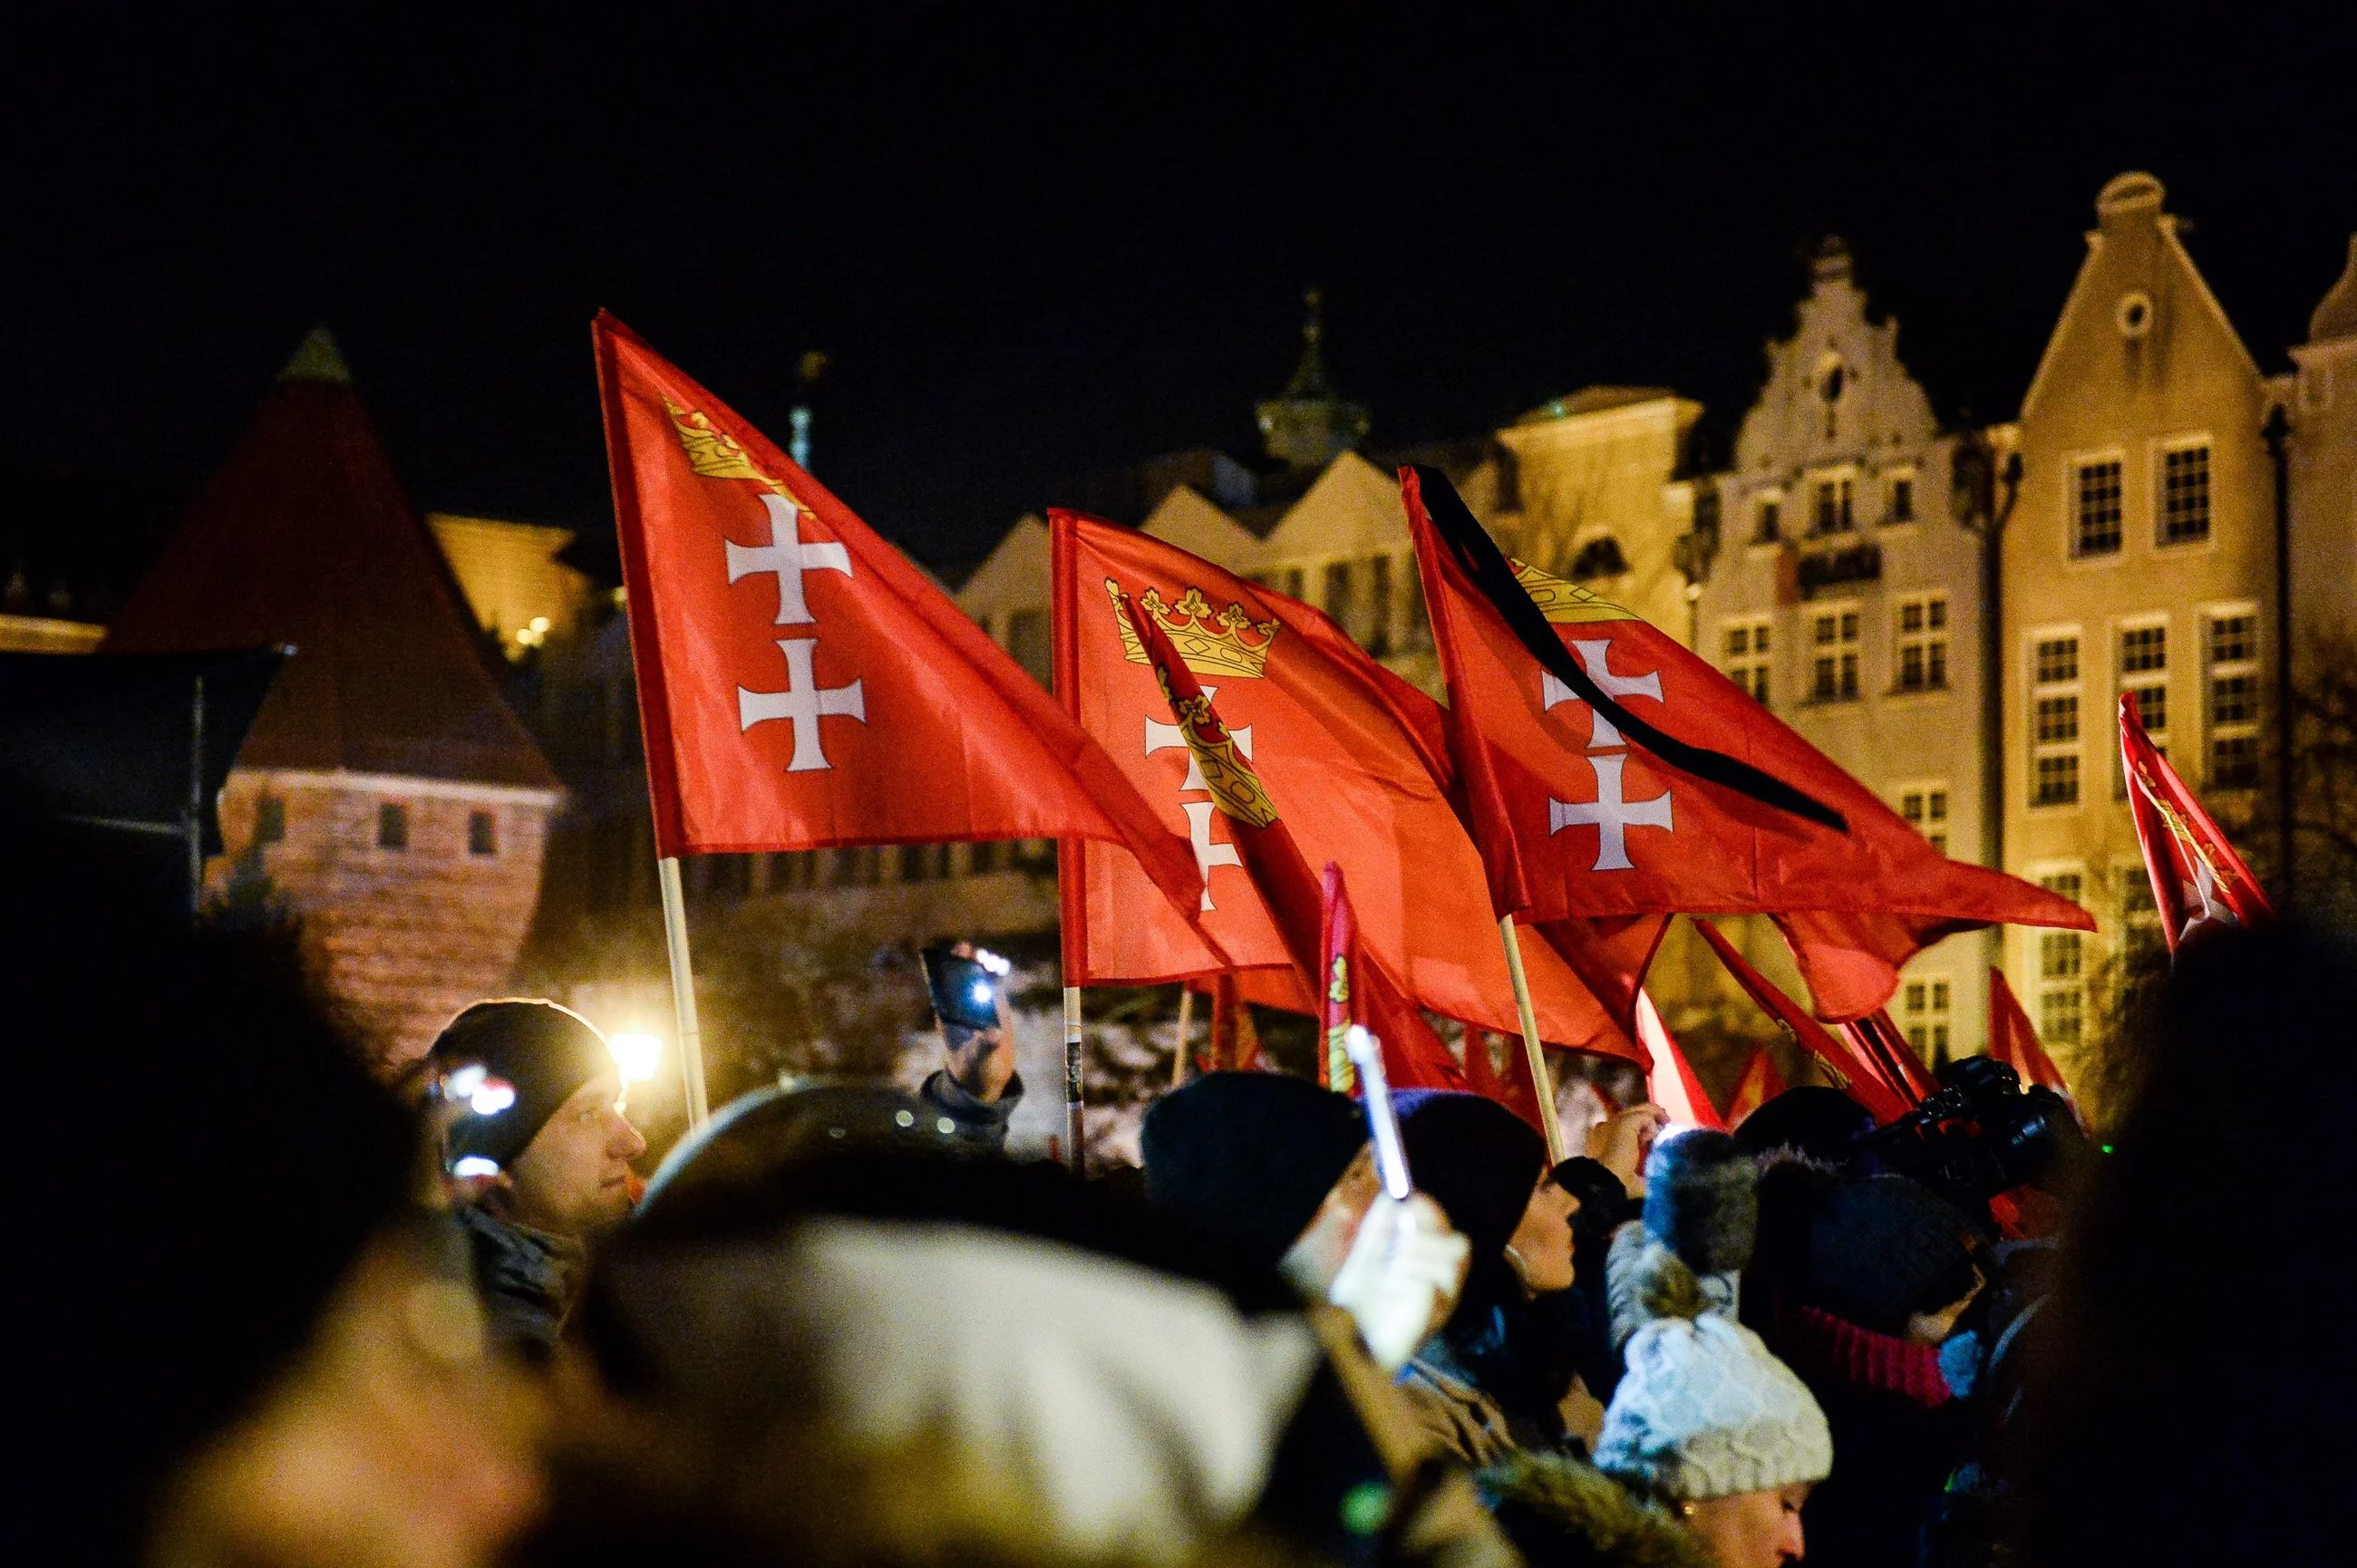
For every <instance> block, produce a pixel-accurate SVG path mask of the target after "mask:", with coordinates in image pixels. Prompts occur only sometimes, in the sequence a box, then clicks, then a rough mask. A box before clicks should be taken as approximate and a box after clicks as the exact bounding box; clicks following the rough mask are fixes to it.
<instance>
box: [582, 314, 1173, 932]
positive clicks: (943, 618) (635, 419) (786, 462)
mask: <svg viewBox="0 0 2357 1568" xmlns="http://www.w3.org/2000/svg"><path fill="white" fill-rule="evenodd" d="M592 337H593V338H594V339H595V341H596V344H597V370H598V377H599V381H600V383H601V385H602V388H603V392H604V397H605V413H606V450H607V456H608V459H609V461H610V462H611V464H612V467H613V475H614V510H615V517H616V521H617V523H618V525H619V532H620V536H621V545H622V571H623V576H624V578H625V580H626V581H627V583H628V585H629V588H630V650H631V655H632V658H633V660H635V662H636V664H637V667H638V684H639V711H640V722H641V724H642V725H644V728H645V732H646V751H647V785H648V790H649V793H650V794H651V796H652V797H653V804H654V828H655V847H656V853H657V854H663V855H678V854H700V853H705V852H708V851H720V850H781V849H815V848H823V847H825V846H828V845H834V844H852V843H941V842H945V841H950V840H961V839H1006V838H1056V837H1071V838H1091V839H1103V840H1105V841H1108V842H1110V843H1117V844H1119V845H1121V846H1122V847H1123V849H1125V851H1127V852H1128V854H1130V855H1132V856H1134V857H1135V861H1136V864H1137V865H1140V866H1141V867H1143V868H1144V871H1145V874H1146V876H1148V877H1150V878H1151V879H1152V882H1153V884H1154V885H1155V886H1158V887H1159V888H1160V889H1161V890H1162V895H1165V896H1167V897H1168V898H1169V899H1170V900H1172V901H1175V902H1176V903H1177V904H1178V906H1179V908H1182V909H1183V908H1192V907H1193V905H1194V903H1195V901H1196V900H1197V899H1198V898H1199V897H1200V896H1201V892H1202V878H1201V875H1200V873H1199V872H1198V871H1197V870H1196V867H1195V865H1194V859H1193V857H1192V856H1191V855H1190V854H1189V853H1188V850H1187V844H1186V841H1185V840H1183V839H1181V838H1179V837H1177V836H1175V835H1174V834H1173V833H1172V832H1170V830H1169V829H1168V827H1167V826H1165V825H1164V823H1163V822H1162V821H1161V820H1160V818H1159V817H1158V816H1157V814H1156V813H1155V811H1154V810H1153V808H1152V807H1150V806H1148V805H1147V804H1146V801H1145V800H1142V799H1141V798H1140V797H1139V795H1138V793H1137V791H1136V789H1135V788H1134V787H1133V786H1132V785H1131V784H1130V782H1129V780H1128V779H1127V778H1126V777H1125V775H1124V774H1123V773H1122V771H1121V770H1120V769H1119V768H1116V767H1115V766H1114V763H1113V761H1112V759H1111V758H1109V757H1106V756H1105V755H1104V753H1103V750H1102V749H1101V748H1100V747H1099V746H1097V744H1096V743H1095V742H1094V741H1092V740H1091V739H1090V738H1089V737H1088V736H1087V735H1085V734H1083V733H1082V731H1081V729H1080V728H1079V726H1077V725H1074V724H1073V723H1072V721H1071V716H1070V715H1069V714H1065V713H1064V712H1063V711H1062V710H1061V709H1060V708H1059V707H1058V706H1057V705H1056V703H1055V701H1054V700H1053V699H1052V698H1050V697H1049V695H1048V694H1047V693H1045V692H1043V691H1041V690H1040V689H1039V685H1038V683H1037V682H1034V681H1032V680H1031V679H1030V678H1029V677H1028V676H1027V675H1026V674H1024V672H1023V670H1022V668H1021V667H1020V666H1019V665H1017V663H1016V662H1015V661H1014V660H1012V659H1010V658H1009V657H1007V655H1006V652H1005V651H1004V650H1001V649H1000V648H999V647H998V645H997V644H996V643H994V642H992V641H991V639H989V638H988V637H987V636H986V635H985V633H984V632H983V630H982V628H979V627H977V626H975V625H974V622H973V621H971V620H969V619H968V618H966V617H965V615H964V614H963V612H962V611H960V610H959V609H958V607H956V605H954V604H953V603H952V602H951V600H950V599H949V597H948V596H946V595H944V594H943V593H942V591H941V589H939V588H937V587H935V586H934V585H932V583H931V582H930V581H929V580H927V578H926V577H925V575H923V574H922V573H920V572H919V571H918V570H917V569H916V568H915V567H914V566H911V565H910V564H909V563H908V562H907V561H906V560H904V559H902V558H901V556H900V554H899V552H897V551H895V550H894V549H893V548H892V547H891V546H890V545H888V544H887V543H885V542H884V541H883V540H881V539H879V538H878V537H877V535H876V534H875V533H874V532H871V531H870V530H869V529H868V527H867V526H866V524H865V523H863V522H861V521H859V519H858V518H856V517H855V516H853V515H852V513H851V511H850V510H849V509H848V508H846V507H845V506H844V505H843V503H842V502H840V501H838V500H836V499H834V496H832V495H830V494H828V493H827V491H826V490H825V489H823V487H821V486H820V485H819V484H818V483H817V481H815V480H813V478H811V477H810V476H809V475H808V474H806V473H804V472H802V469H800V468H799V467H795V466H794V464H793V463H792V462H791V460H790V459H789V458H788V457H787V456H785V454H784V453H782V452H780V451H779V450H778V449H777V448H776V447H774V446H771V445H770V443H769V442H768V441H767V440H766V439H764V438H763V437H762V435H761V434H760V432H759V431H757V430H755V429H754V428H753V427H752V426H751V425H749V424H746V423H745V422H744V421H743V420H741V419H739V418H738V417H737V415H736V414H735V413H732V412H730V410H729V409H728V408H727V407H726V405H725V404H723V403H721V402H720V401H719V400H718V399H717V398H716V397H714V396H713V395H712V394H711V393H710V392H706V391H705V390H704V389H703V388H702V387H700V386H698V385H696V383H695V382H694V381H691V380H690V379H689V378H688V377H687V376H685V375H683V373H681V372H680V371H678V370H677V369H675V368H674V367H673V366H671V365H669V364H667V363H665V362H664V361H663V360H662V358H660V357H659V356H658V355H656V354H655V352H654V351H653V350H652V349H649V348H648V347H647V346H646V345H645V344H644V343H643V342H641V341H640V340H639V338H637V337H636V336H635V335H634V334H632V333H631V332H630V329H629V328H626V327H624V326H623V325H622V324H621V323H620V322H619V321H617V320H615V319H614V318H613V317H611V316H608V315H606V314H603V313H600V314H599V316H598V317H597V325H596V328H595V329H594V331H593V333H592ZM1157 901H1158V898H1157Z"/></svg>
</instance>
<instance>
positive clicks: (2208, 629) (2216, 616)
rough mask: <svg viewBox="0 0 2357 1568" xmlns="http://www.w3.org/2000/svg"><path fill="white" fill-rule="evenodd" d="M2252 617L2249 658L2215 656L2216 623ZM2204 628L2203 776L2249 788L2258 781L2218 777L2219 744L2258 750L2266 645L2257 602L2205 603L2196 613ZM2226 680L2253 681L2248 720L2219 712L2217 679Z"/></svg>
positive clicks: (2221, 786) (2212, 781)
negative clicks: (2225, 716)
mask: <svg viewBox="0 0 2357 1568" xmlns="http://www.w3.org/2000/svg"><path fill="white" fill-rule="evenodd" d="M2245 616H2247V617H2249V618H2250V621H2251V647H2250V654H2249V657H2247V658H2244V659H2227V660H2220V659H2217V658H2215V657H2214V652H2215V650H2216V646H2217V644H2216V638H2217V626H2218V623H2219V622H2221V621H2226V620H2237V619H2240V618H2243V617H2245ZM2197 619H2198V622H2199V624H2200V626H2201V778H2202V781H2203V782H2204V783H2205V784H2207V785H2209V787H2210V788H2212V789H2253V788H2255V787H2256V785H2257V782H2258V780H2257V779H2253V780H2252V781H2251V782H2250V783H2248V784H2221V783H2219V782H2218V779H2217V760H2218V743H2219V742H2220V741H2222V740H2248V741H2250V742H2251V743H2252V746H2253V747H2254V749H2255V748H2256V746H2257V743H2258V736H2259V722H2260V712H2259V703H2260V697H2261V694H2262V693H2263V692H2264V691H2265V682H2263V681H2262V680H2261V662H2260V652H2261V650H2262V649H2264V648H2265V647H2266V643H2265V640H2264V638H2263V633H2264V632H2265V630H2266V628H2265V627H2264V625H2263V624H2262V623H2261V620H2260V617H2259V607H2258V604H2257V603H2256V601H2255V600H2250V599H2237V600H2233V601H2232V602H2230V603H2225V604H2214V605H2203V606H2201V609H2200V611H2199V612H2198V616H2197ZM2225 680H2247V681H2249V682H2251V716H2250V717H2249V718H2247V719H2227V720H2221V719H2220V718H2219V717H2218V716H2217V712H2218V682H2220V681H2225Z"/></svg>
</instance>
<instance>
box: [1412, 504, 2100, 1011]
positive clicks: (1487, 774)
mask: <svg viewBox="0 0 2357 1568" xmlns="http://www.w3.org/2000/svg"><path fill="white" fill-rule="evenodd" d="M1400 485H1401V491H1402V496H1403V499H1405V503H1406V506H1407V513H1408V521H1409V526H1410V529H1411V531H1412V532H1413V533H1414V535H1415V545H1416V558H1417V564H1418V569H1419V570H1420V572H1421V573H1422V575H1423V580H1424V589H1425V598H1426V603H1427V604H1428V605H1429V606H1430V608H1431V614H1432V628H1433V637H1434V640H1435V642H1436V644H1437V647H1438V650H1439V652H1440V658H1441V667H1442V669H1443V670H1444V671H1446V672H1447V674H1448V695H1449V707H1448V740H1449V746H1450V749H1451V750H1452V752H1453V753H1454V754H1455V757H1456V759H1457V768H1458V776H1459V777H1460V778H1461V779H1462V780H1463V782H1464V787H1465V799H1466V807H1467V815H1468V822H1469V826H1470V828H1471V829H1472V832H1473V836H1474V840H1475V842H1476V843H1479V844H1480V847H1481V854H1482V858H1483V861H1484V863H1485V865H1487V867H1488V870H1489V877H1490V889H1491V899H1492V901H1493V903H1494V904H1495V907H1496V908H1497V910H1498V912H1499V913H1501V914H1509V913H1511V914H1517V915H1523V914H1526V915H1528V917H1529V918H1531V919H1533V920H1534V921H1537V922H1541V923H1542V924H1543V927H1544V929H1546V930H1547V932H1548V934H1549V935H1550V936H1553V937H1556V938H1557V939H1558V940H1571V939H1572V938H1573V937H1574V936H1575V935H1576V928H1571V929H1564V928H1559V927H1558V926H1557V924H1556V922H1563V921H1568V920H1575V919H1602V920H1608V921H1611V920H1620V919H1623V918H1628V917H1634V916H1640V915H1645V914H1652V913H1659V912H1662V911H1667V910H1681V911H1687V912H1706V913H1711V914H1727V915H1735V914H1765V915H1768V916H1770V917H1771V918H1774V919H1775V921H1776V922H1777V924H1778V926H1779V927H1780V928H1781V929H1782V930H1783V932H1784V934H1785V937H1786V939H1787V940H1790V941H1791V942H1792V948H1793V951H1794V953H1795V955H1796V956H1797V957H1798V958H1799V960H1800V963H1801V971H1802V973H1803V976H1805V977H1806V979H1807V981H1808V983H1809V989H1810V992H1811V994H1812V996H1813V1000H1814V1003H1815V1010H1816V1012H1817V1014H1818V1015H1820V1016H1821V1017H1825V1018H1831V1019H1847V1018H1856V1017H1860V1016H1863V1015H1867V1014H1870V1013H1872V1012H1874V1011H1875V1010H1876V1009H1877V1008H1878V1007H1880V1006H1882V1005H1883V1004H1885V1003H1886V1002H1888V1001H1889V999H1890V994H1891V993H1892V992H1893V991H1894V990H1896V989H1897V988H1898V984H1899V969H1900V965H1901V964H1903V963H1904V962H1906V961H1907V960H1908V959H1909V958H1910V957H1912V956H1913V955H1914V954H1915V953H1916V952H1917V951H1918V950H1921V949H1922V948H1923V947H1925V946H1928V945H1929V944H1931V943H1932V942H1934V941H1937V940H1940V939H1941V938H1942V937H1944V936H1946V935H1948V934H1950V933H1951V932H1953V931H1962V930H1970V929H1975V928H1977V927H1981V926H1985V925H1989V924H1993V923H1996V922H2007V923H2012V924H2019V925H2035V926H2061V927H2068V928H2071V929H2077V930H2093V929H2094V922H2093V920H2092V919H2091V918H2089V917H2088V916H2087V914H2086V912H2085V911H2084V910H2082V909H2081V908H2078V906H2076V905H2074V904H2072V903H2071V902H2070V901H2069V900H2068V899H2066V898H2063V897H2061V896H2059V895H2057V894H2054V893H2050V892H2048V891H2046V890H2045V889H2043V888H2040V887H2037V886H2032V885H2031V884H2029V883H2027V882H2024V881H2022V880H2020V879H2019V878H2018V877H2013V876H2007V875H2005V874H2004V873H2002V872H1997V871H1991V870H1988V869H1987V868H1986V867H1983V866H1978V865H1967V864H1965V863H1964V862H1961V861H1953V860H1950V859H1948V858H1947V857H1946V856H1945V855H1943V854H1941V853H1940V852H1939V851H1938V850H1936V849H1934V848H1933V847H1932V845H1931V843H1929V842H1928V841H1926V840H1925V839H1924V838H1923V836H1922V835H1921V833H1919V832H1916V831H1915V830H1914V829H1913V828H1911V827H1910V826H1909V825H1908V824H1907V823H1906V822H1905V821H1904V820H1903V819H1901V818H1900V815H1899V813H1898V812H1896V811H1892V810H1891V809H1890V808H1889V806H1888V805H1886V804H1884V803H1883V802H1882V801H1881V800H1878V799H1877V798H1876V797H1875V796H1874V794H1873V793H1872V792H1871V791H1869V790H1868V789H1867V788H1866V787H1865V786H1864V785H1862V784H1860V783H1859V782H1858V781H1857V779H1853V778H1851V777H1850V776H1849V775H1848V774H1847V773H1846V772H1845V771H1843V770H1842V768H1840V767H1838V766H1837V765H1835V763H1834V762H1833V761H1832V760H1830V759H1829V758H1827V757H1825V756H1824V754H1823V753H1822V752H1819V751H1818V750H1817V749H1816V748H1815V747H1814V746H1811V745H1810V744H1809V743H1808V742H1807V741H1805V740H1803V739H1802V738H1801V736H1799V735H1797V734H1796V733H1794V732H1793V731H1792V729H1791V728H1790V727H1788V726H1787V725H1783V724H1781V723H1780V722H1779V721H1778V720H1777V719H1776V718H1775V717H1774V716H1772V715H1771V714H1770V713H1769V712H1768V710H1767V709H1765V708H1763V707H1761V706H1760V704H1759V703H1756V702H1754V701H1753V700H1752V699H1751V698H1750V696H1749V694H1747V693H1744V692H1743V691H1742V690H1741V689H1740V688H1739V687H1738V686H1737V685H1736V684H1735V683H1734V682H1731V681H1729V680H1728V679H1727V677H1726V676H1725V675H1723V674H1721V673H1720V672H1719V671H1717V670H1716V669H1714V668H1712V667H1711V666H1710V665H1709V664H1708V663H1706V662H1705V661H1704V660H1701V659H1698V658H1696V657H1695V655H1694V654H1692V653H1690V652H1688V651H1687V650H1686V649H1684V647H1683V646H1681V645H1680V644H1679V643H1678V642H1677V640H1676V639H1674V638H1671V637H1668V636H1666V635H1664V634H1663V632H1662V631H1661V630H1659V629H1658V628H1655V627H1653V626H1652V624H1650V623H1649V622H1647V621H1646V620H1645V619H1644V618H1641V617H1640V616H1637V615H1635V614H1633V613H1631V611H1629V610H1626V609H1623V608H1621V607H1619V606H1617V605H1613V604H1610V603H1609V602H1607V601H1605V600H1604V599H1601V598H1599V597H1598V596H1596V595H1594V594H1592V593H1589V592H1588V591H1587V590H1586V589H1584V588H1581V587H1578V586H1577V585H1573V584H1571V583H1566V582H1564V581H1562V580H1560V579H1558V578H1555V577H1553V576H1550V575H1547V574H1546V573H1544V572H1542V571H1540V570H1538V569H1537V568H1536V567H1534V566H1531V565H1528V564H1523V563H1519V562H1512V561H1509V560H1508V559H1507V558H1506V557H1505V555H1504V554H1503V553H1501V552H1500V551H1499V549H1498V547H1497V545H1496V543H1495V542H1492V541H1491V538H1490V536H1489V535H1488V534H1487V533H1486V532H1483V531H1482V529H1481V526H1480V523H1479V522H1477V521H1474V518H1473V515H1472V513H1471V512H1470V511H1469V510H1466V507H1465V503H1464V502H1463V501H1462V500H1460V499H1458V496H1457V493H1456V491H1455V490H1454V489H1451V488H1450V486H1449V484H1448V479H1447V478H1444V477H1443V476H1442V475H1441V474H1440V473H1439V472H1438V471H1437V470H1436V469H1431V468H1420V467H1417V468H1403V469H1401V470H1400ZM1635 929H1637V930H1639V931H1640V932H1641V931H1642V930H1643V929H1644V928H1643V927H1642V926H1641V924H1640V925H1639V926H1638V927H1636V928H1635Z"/></svg>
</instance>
